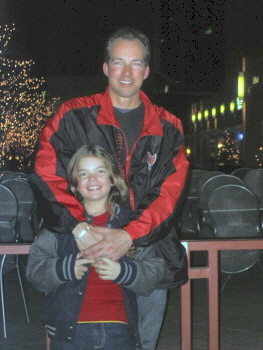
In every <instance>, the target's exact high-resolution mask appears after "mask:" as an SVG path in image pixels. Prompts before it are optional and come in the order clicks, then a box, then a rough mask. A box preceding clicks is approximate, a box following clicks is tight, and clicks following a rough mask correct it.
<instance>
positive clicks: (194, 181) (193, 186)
mask: <svg viewBox="0 0 263 350" xmlns="http://www.w3.org/2000/svg"><path fill="white" fill-rule="evenodd" d="M206 173H207V170H202V169H193V170H192V171H191V172H190V177H191V179H190V188H189V195H188V196H189V197H197V196H198V184H199V179H200V177H201V176H202V175H204V174H206Z"/></svg>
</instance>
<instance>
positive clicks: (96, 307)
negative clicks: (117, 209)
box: [78, 213, 128, 323]
mask: <svg viewBox="0 0 263 350" xmlns="http://www.w3.org/2000/svg"><path fill="white" fill-rule="evenodd" d="M108 219H109V213H104V214H102V215H99V216H95V217H94V222H93V224H94V225H96V226H104V225H105V223H106V222H107V221H108ZM78 322H81V323H84V322H125V323H128V318H127V314H126V310H125V306H124V299H123V293H122V289H121V286H120V285H119V284H116V283H113V282H112V281H109V280H102V279H100V278H99V276H98V274H97V272H96V271H95V269H94V267H91V269H90V273H89V278H88V283H87V287H86V293H85V296H84V300H83V304H82V307H81V310H80V314H79V320H78Z"/></svg>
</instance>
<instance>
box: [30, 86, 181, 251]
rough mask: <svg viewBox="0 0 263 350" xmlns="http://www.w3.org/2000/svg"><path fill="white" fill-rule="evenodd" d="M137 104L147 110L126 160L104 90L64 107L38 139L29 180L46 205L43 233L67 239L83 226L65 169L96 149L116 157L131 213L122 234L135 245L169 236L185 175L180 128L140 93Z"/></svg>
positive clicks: (124, 145) (122, 140) (123, 141)
mask: <svg viewBox="0 0 263 350" xmlns="http://www.w3.org/2000/svg"><path fill="white" fill-rule="evenodd" d="M140 99H141V101H142V102H143V104H144V106H145V116H144V124H143V127H142V131H141V134H140V137H139V139H138V140H137V142H136V143H135V145H134V147H133V149H132V150H131V152H130V154H129V153H128V147H127V142H126V138H125V135H124V133H123V132H122V130H121V129H120V126H119V123H118V121H117V119H116V117H115V115H114V112H113V106H112V103H111V99H110V95H109V92H108V89H107V90H106V92H105V93H103V94H97V95H93V96H90V97H80V98H74V99H72V100H69V101H67V102H65V103H63V104H62V105H61V107H60V108H59V110H58V112H57V113H56V115H55V116H54V117H53V118H51V119H49V120H48V121H47V123H46V126H45V128H44V129H43V130H42V132H41V134H40V139H39V142H40V147H39V150H38V153H37V157H36V163H35V173H34V174H32V175H31V177H30V178H31V182H32V183H33V185H34V186H36V188H37V189H38V194H39V195H40V196H41V203H42V204H43V203H44V210H43V211H44V214H45V215H44V218H45V226H46V227H47V228H49V229H50V230H52V231H56V232H60V233H71V232H72V230H73V228H74V227H75V226H76V225H77V224H78V223H79V222H81V221H85V217H84V216H83V206H82V205H81V204H80V203H79V202H78V200H77V199H76V198H75V197H74V196H73V195H72V194H71V193H70V191H69V185H68V182H67V180H66V169H67V166H68V163H69V161H70V159H71V157H72V156H73V154H74V153H75V152H76V151H77V150H78V149H79V148H80V147H81V146H83V145H85V144H98V145H100V146H102V147H105V148H106V149H108V150H109V151H110V152H111V153H112V154H113V155H114V156H115V158H116V160H117V162H118V165H119V169H120V171H121V173H122V174H123V175H124V176H125V178H126V181H127V184H128V186H129V189H130V206H131V208H132V209H133V210H134V213H133V215H132V221H131V222H130V223H129V224H128V225H127V226H125V227H124V229H125V230H126V231H127V232H128V233H129V234H130V236H131V238H132V239H133V240H136V242H137V244H138V245H148V244H151V243H152V242H155V241H157V240H160V239H162V238H163V237H165V236H166V235H167V234H168V232H169V231H170V229H171V228H172V226H173V225H174V222H173V218H174V213H175V208H176V205H177V202H178V199H179V197H180V195H181V192H182V190H183V187H184V185H185V181H186V177H187V172H188V161H187V159H186V154H185V147H184V137H183V130H182V125H181V122H180V120H179V119H177V118H176V117H175V116H174V115H172V114H171V113H169V112H168V111H166V110H165V109H164V108H162V107H158V106H156V105H153V104H152V103H151V102H150V100H149V99H148V97H147V96H146V95H145V94H144V93H143V92H142V91H140Z"/></svg>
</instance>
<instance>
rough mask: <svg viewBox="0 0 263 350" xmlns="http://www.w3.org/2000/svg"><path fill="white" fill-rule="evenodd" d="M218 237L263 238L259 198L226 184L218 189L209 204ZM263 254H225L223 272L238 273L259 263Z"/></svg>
mask: <svg viewBox="0 0 263 350" xmlns="http://www.w3.org/2000/svg"><path fill="white" fill-rule="evenodd" d="M208 210H209V215H210V216H211V218H212V222H213V225H214V232H215V237H216V238H231V239H233V238H250V237H261V236H262V232H261V231H260V226H259V206H258V200H257V198H256V196H255V195H254V194H253V193H252V192H251V191H250V190H249V189H248V188H245V187H243V186H239V185H225V186H222V187H219V188H218V189H216V190H214V191H213V192H212V194H211V196H210V198H209V202H208ZM260 254H261V251H260V250H258V251H257V250H251V251H250V250H249V251H241V250H238V251H222V252H221V253H220V259H221V265H220V270H221V271H222V272H225V273H238V272H242V271H244V270H247V269H249V268H250V267H252V266H253V265H254V264H255V263H256V262H257V261H259V258H260Z"/></svg>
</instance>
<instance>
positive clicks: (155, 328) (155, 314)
mask: <svg viewBox="0 0 263 350" xmlns="http://www.w3.org/2000/svg"><path fill="white" fill-rule="evenodd" d="M166 299H167V290H164V289H158V290H157V289H156V290H155V291H153V292H152V293H151V294H150V295H149V296H147V297H144V296H140V295H139V296H137V305H138V332H139V337H140V342H141V346H142V350H154V349H156V344H157V341H158V337H159V333H160V330H161V326H162V322H163V317H164V311H165V306H166ZM124 349H125V348H124Z"/></svg>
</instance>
